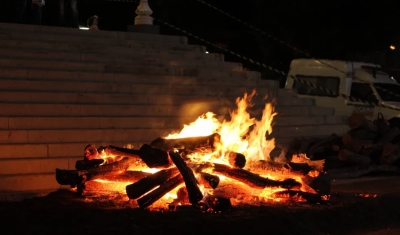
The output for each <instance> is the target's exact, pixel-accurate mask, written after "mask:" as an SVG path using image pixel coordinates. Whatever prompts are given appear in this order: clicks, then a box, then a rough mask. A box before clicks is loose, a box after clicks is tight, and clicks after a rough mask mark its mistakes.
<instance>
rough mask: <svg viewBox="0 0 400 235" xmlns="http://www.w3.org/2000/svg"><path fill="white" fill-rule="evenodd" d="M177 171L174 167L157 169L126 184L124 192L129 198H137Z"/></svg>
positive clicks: (174, 174)
mask: <svg viewBox="0 0 400 235" xmlns="http://www.w3.org/2000/svg"><path fill="white" fill-rule="evenodd" d="M178 173H179V171H178V169H177V168H175V167H174V168H170V169H166V170H161V171H158V172H156V173H154V174H152V175H149V176H147V177H145V178H143V179H141V180H139V181H137V182H135V183H133V184H130V185H127V186H126V194H127V195H128V197H129V199H136V198H139V197H141V196H142V195H144V194H145V193H147V192H149V191H150V190H152V189H154V188H155V187H157V186H159V185H161V184H163V183H165V182H166V181H167V180H169V179H170V178H172V177H174V176H176V175H177V174H178Z"/></svg>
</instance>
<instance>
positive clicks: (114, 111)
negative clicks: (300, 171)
mask: <svg viewBox="0 0 400 235" xmlns="http://www.w3.org/2000/svg"><path fill="white" fill-rule="evenodd" d="M229 110H230V109H229V107H227V106H222V107H221V106H220V105H216V106H214V105H212V104H208V103H204V102H200V101H199V102H194V103H188V104H186V105H183V106H165V105H164V106H157V105H152V106H148V105H104V104H102V105H85V104H7V103H4V104H2V105H1V108H0V116H2V117H21V116H26V117H43V116H46V117H117V116H125V117H126V116H131V117H198V116H199V115H201V114H204V113H206V112H209V111H210V112H214V113H215V114H217V115H227V114H228V113H229ZM262 110H263V108H260V109H249V110H248V112H249V113H250V115H251V116H253V117H258V115H260V114H261V113H262ZM275 111H276V112H278V114H279V115H280V116H296V117H298V116H299V115H300V114H301V116H328V115H331V116H333V115H334V110H333V109H332V108H326V107H316V106H277V107H275ZM2 125H8V124H2Z"/></svg>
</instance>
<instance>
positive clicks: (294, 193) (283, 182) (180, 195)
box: [56, 134, 330, 211]
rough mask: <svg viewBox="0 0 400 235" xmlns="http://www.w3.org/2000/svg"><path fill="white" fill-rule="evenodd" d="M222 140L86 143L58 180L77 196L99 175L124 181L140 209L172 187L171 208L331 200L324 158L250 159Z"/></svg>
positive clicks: (216, 136) (214, 208) (216, 208)
mask: <svg viewBox="0 0 400 235" xmlns="http://www.w3.org/2000/svg"><path fill="white" fill-rule="evenodd" d="M219 141H220V135H219V134H212V135H210V136H202V137H189V138H179V139H165V138H157V139H156V140H154V141H153V142H152V143H150V144H144V145H142V146H141V147H140V149H138V150H136V149H129V148H122V147H116V146H106V147H104V146H100V147H99V148H96V147H95V146H94V145H88V146H86V148H85V150H84V152H85V155H84V159H83V160H79V161H77V162H76V170H62V169H56V180H57V182H58V183H59V184H61V185H70V186H71V187H72V188H76V192H77V194H78V195H83V194H85V192H86V191H87V190H90V189H88V188H90V183H91V182H96V180H100V181H101V180H105V181H109V182H113V183H114V184H117V183H123V185H124V187H125V193H126V195H127V196H128V198H129V199H130V201H132V200H136V202H137V204H138V206H139V207H140V208H148V207H151V206H152V204H153V203H155V202H156V201H158V200H160V199H161V198H162V197H163V196H165V195H166V194H168V193H170V192H171V191H173V192H174V194H176V197H175V198H174V199H173V200H171V201H169V202H167V203H168V207H170V208H176V207H178V206H184V205H190V206H194V207H195V208H199V209H201V210H205V211H221V210H225V209H229V208H231V207H232V203H231V199H235V200H242V201H245V200H246V198H247V200H248V198H252V200H256V199H255V198H257V200H266V201H268V200H274V201H282V200H284V201H288V200H294V201H307V202H311V203H321V202H328V201H329V194H330V178H329V175H328V174H325V173H324V172H323V164H324V160H322V161H310V160H305V159H303V160H304V161H297V162H296V161H290V162H272V161H248V159H246V156H244V155H243V154H241V153H236V152H226V153H220V152H218V151H215V149H214V146H215V144H216V143H217V142H219ZM196 153H197V154H201V155H203V156H204V155H207V154H209V155H210V157H209V158H202V160H199V159H197V158H196V157H193V156H196ZM210 153H211V154H210ZM221 156H223V157H222V158H221ZM146 169H156V171H155V172H151V173H150V172H149V171H146ZM267 175H273V177H269V176H267Z"/></svg>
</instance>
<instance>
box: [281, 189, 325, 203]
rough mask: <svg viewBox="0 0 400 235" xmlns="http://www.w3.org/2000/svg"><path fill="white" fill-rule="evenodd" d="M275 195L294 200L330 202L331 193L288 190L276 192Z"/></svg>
mask: <svg viewBox="0 0 400 235" xmlns="http://www.w3.org/2000/svg"><path fill="white" fill-rule="evenodd" d="M274 196H275V197H278V198H279V197H280V198H289V199H291V200H294V201H302V199H303V200H305V201H306V202H308V203H313V204H314V203H328V202H329V195H319V194H315V193H309V192H303V191H297V190H287V191H280V192H275V193H274Z"/></svg>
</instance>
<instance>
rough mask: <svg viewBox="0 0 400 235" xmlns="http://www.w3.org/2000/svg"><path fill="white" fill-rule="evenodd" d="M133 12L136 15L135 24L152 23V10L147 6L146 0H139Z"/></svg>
mask: <svg viewBox="0 0 400 235" xmlns="http://www.w3.org/2000/svg"><path fill="white" fill-rule="evenodd" d="M135 13H136V14H137V15H138V16H136V17H135V25H140V24H145V25H153V20H154V19H153V17H151V16H150V15H151V14H153V11H152V10H151V9H150V7H149V3H148V0H140V4H139V6H138V7H137V8H136V11H135Z"/></svg>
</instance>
